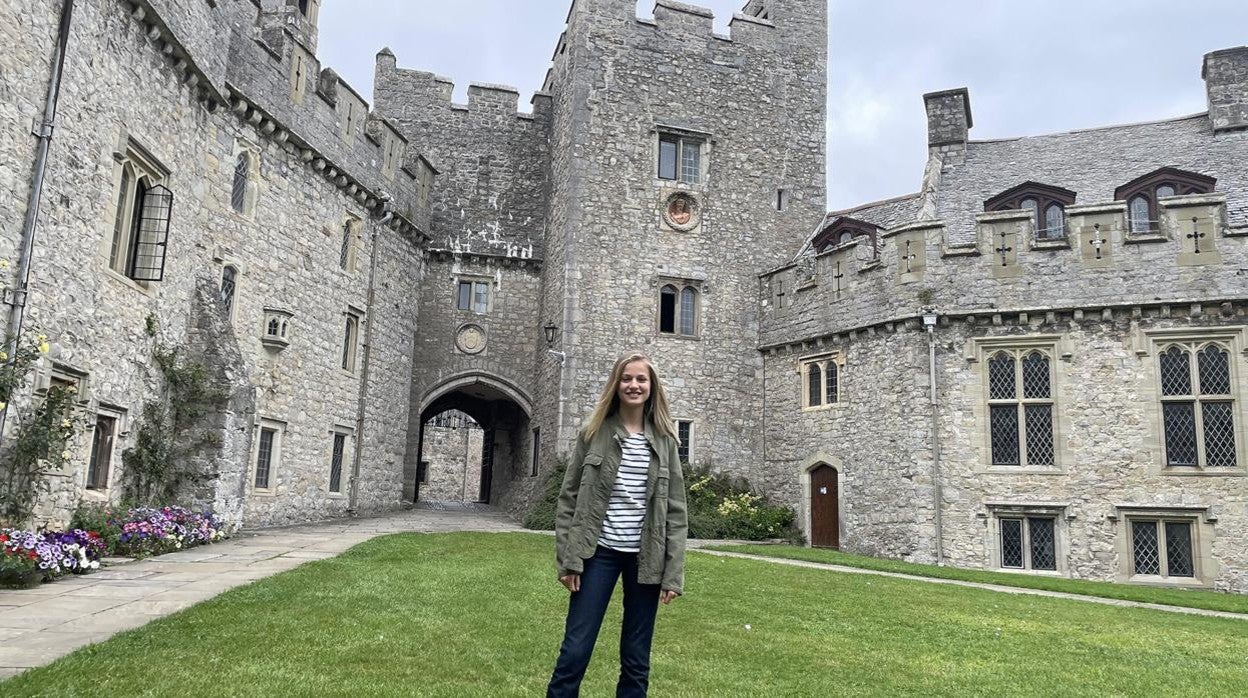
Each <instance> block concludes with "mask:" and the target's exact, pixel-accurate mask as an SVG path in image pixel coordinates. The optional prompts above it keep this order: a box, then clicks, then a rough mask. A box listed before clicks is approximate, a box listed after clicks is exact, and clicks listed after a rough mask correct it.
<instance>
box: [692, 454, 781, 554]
mask: <svg viewBox="0 0 1248 698" xmlns="http://www.w3.org/2000/svg"><path fill="white" fill-rule="evenodd" d="M685 487H686V488H687V490H688V493H689V496H688V500H689V537H690V538H713V539H725V538H730V539H735V540H770V539H776V538H781V539H785V540H788V541H793V542H801V541H802V533H801V531H799V530H798V529H797V527H796V525H795V523H796V520H797V515H796V514H795V513H794V512H793V510H792V509H790V508H789V507H786V506H783V505H778V504H772V503H770V502H768V501H767V498H766V497H764V496H762V495H757V494H754V493H753V491H752V490H751V489H750V485H749V483H748V482H747V481H745V480H744V479H742V478H737V477H732V476H730V475H725V474H723V473H712V472H711V470H710V468H709V467H708V466H705V465H703V466H689V465H686V466H685Z"/></svg>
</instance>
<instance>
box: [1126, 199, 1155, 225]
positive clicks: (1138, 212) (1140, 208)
mask: <svg viewBox="0 0 1248 698" xmlns="http://www.w3.org/2000/svg"><path fill="white" fill-rule="evenodd" d="M1130 217H1131V232H1133V233H1147V232H1148V231H1150V230H1152V229H1153V222H1152V221H1151V220H1149V210H1148V197H1147V196H1144V195H1142V194H1140V195H1136V196H1135V197H1134V198H1132V199H1131V207H1130Z"/></svg>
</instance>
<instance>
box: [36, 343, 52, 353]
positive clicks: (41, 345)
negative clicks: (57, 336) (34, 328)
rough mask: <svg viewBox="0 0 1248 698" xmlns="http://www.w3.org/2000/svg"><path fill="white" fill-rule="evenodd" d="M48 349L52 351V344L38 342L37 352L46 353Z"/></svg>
mask: <svg viewBox="0 0 1248 698" xmlns="http://www.w3.org/2000/svg"><path fill="white" fill-rule="evenodd" d="M50 351H52V345H51V344H48V343H47V342H40V343H39V353H40V354H46V353H48V352H50Z"/></svg>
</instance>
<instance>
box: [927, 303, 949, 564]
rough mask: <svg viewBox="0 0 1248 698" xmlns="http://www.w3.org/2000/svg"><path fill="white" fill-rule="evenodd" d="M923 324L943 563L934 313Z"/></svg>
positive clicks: (935, 505)
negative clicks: (925, 336) (925, 337)
mask: <svg viewBox="0 0 1248 698" xmlns="http://www.w3.org/2000/svg"><path fill="white" fill-rule="evenodd" d="M923 325H924V326H925V327H926V328H927V375H928V383H929V386H930V393H929V398H928V403H929V405H930V407H931V413H932V509H933V511H934V512H935V517H934V518H935V521H934V523H935V524H936V564H937V565H943V564H945V542H944V535H943V527H942V525H941V523H942V522H941V499H942V494H941V487H940V399H939V398H938V397H937V393H936V314H935V313H934V312H927V313H924V315H923Z"/></svg>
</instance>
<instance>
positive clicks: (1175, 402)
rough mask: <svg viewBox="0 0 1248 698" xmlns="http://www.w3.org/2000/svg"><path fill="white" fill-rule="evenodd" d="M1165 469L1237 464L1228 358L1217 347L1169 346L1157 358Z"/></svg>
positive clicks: (1225, 350) (1220, 346)
mask: <svg viewBox="0 0 1248 698" xmlns="http://www.w3.org/2000/svg"><path fill="white" fill-rule="evenodd" d="M1157 371H1158V378H1159V383H1160V384H1161V416H1162V430H1163V434H1164V438H1165V454H1166V455H1165V457H1166V466H1167V467H1172V468H1177V467H1185V468H1234V467H1235V466H1236V465H1237V464H1238V463H1237V456H1236V454H1237V450H1238V449H1237V444H1236V434H1235V397H1234V395H1235V391H1234V390H1233V389H1232V374H1231V353H1230V350H1229V349H1228V347H1226V346H1225V345H1223V344H1221V343H1218V342H1208V343H1205V344H1201V343H1199V342H1189V343H1182V344H1171V345H1169V346H1167V347H1166V348H1165V349H1164V350H1162V351H1161V352H1160V353H1159V354H1158V356H1157Z"/></svg>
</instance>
